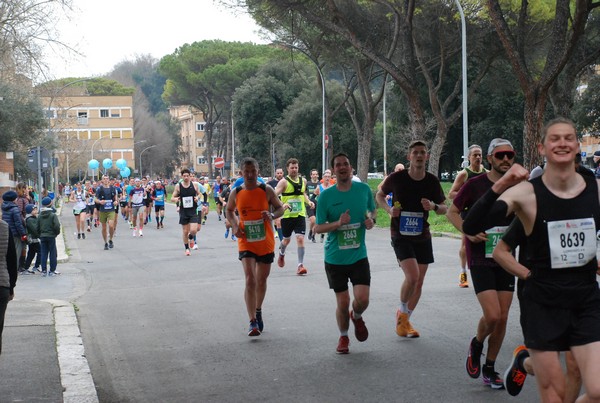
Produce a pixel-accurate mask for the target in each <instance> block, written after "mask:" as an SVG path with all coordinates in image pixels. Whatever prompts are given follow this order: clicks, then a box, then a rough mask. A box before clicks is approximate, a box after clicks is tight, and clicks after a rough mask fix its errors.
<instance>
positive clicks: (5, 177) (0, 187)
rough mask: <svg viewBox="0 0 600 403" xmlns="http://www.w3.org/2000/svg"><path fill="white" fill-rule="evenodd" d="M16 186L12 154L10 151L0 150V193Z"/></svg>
mask: <svg viewBox="0 0 600 403" xmlns="http://www.w3.org/2000/svg"><path fill="white" fill-rule="evenodd" d="M15 186H17V182H16V178H15V164H14V154H13V153H12V152H10V151H2V152H0V195H1V194H3V193H4V192H6V191H8V190H10V189H14V188H15Z"/></svg>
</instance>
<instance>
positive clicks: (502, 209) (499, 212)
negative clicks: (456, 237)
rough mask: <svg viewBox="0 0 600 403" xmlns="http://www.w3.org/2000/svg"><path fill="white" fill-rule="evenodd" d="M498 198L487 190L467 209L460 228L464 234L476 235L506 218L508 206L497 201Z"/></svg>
mask: <svg viewBox="0 0 600 403" xmlns="http://www.w3.org/2000/svg"><path fill="white" fill-rule="evenodd" d="M498 197H500V195H499V194H497V193H495V192H494V191H493V190H492V189H489V190H488V191H487V192H485V194H484V195H483V197H481V198H480V199H479V200H478V201H477V203H475V204H474V205H473V207H471V208H470V209H469V212H468V213H467V216H466V217H465V220H464V222H463V226H462V228H463V232H464V233H465V234H467V235H477V234H479V233H480V232H483V231H485V230H486V229H488V228H491V227H493V226H494V225H495V223H497V222H498V221H501V220H502V219H503V218H505V217H506V213H507V211H508V205H507V204H506V202H504V201H503V200H498Z"/></svg>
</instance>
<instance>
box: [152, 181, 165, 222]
mask: <svg viewBox="0 0 600 403" xmlns="http://www.w3.org/2000/svg"><path fill="white" fill-rule="evenodd" d="M155 185H156V186H155V187H154V191H153V192H152V200H154V213H155V214H156V229H159V228H164V227H165V226H164V224H163V221H164V219H165V198H166V197H167V190H166V189H165V188H164V187H163V185H162V182H161V181H156V182H155Z"/></svg>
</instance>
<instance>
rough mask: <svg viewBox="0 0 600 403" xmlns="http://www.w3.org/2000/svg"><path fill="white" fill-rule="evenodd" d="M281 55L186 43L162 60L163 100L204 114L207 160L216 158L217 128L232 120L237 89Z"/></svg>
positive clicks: (257, 48) (249, 47)
mask: <svg viewBox="0 0 600 403" xmlns="http://www.w3.org/2000/svg"><path fill="white" fill-rule="evenodd" d="M278 52H279V51H278V50H277V49H274V48H271V47H268V46H264V45H254V44H251V43H240V42H223V41H202V42H194V43H192V44H191V45H190V44H185V45H183V46H181V47H179V48H178V49H177V50H176V51H175V52H174V53H173V54H171V55H167V56H165V57H163V58H162V59H161V61H160V63H159V72H160V73H161V74H163V75H164V76H165V77H167V83H166V86H165V91H164V95H163V99H165V100H166V101H167V102H168V103H170V104H173V105H191V106H193V107H194V108H196V109H198V110H200V111H202V113H203V114H204V119H205V121H206V125H205V139H206V155H205V157H206V159H207V160H209V161H210V160H211V158H212V157H213V156H214V154H213V147H214V144H213V135H214V133H215V125H217V124H218V123H219V122H220V121H225V122H230V121H231V115H230V111H231V101H232V97H233V94H234V92H235V89H236V88H237V87H239V86H240V85H241V83H243V82H244V81H245V80H246V79H248V78H250V77H252V76H253V75H254V74H255V73H256V71H257V70H258V69H259V68H260V66H262V65H264V64H265V63H266V61H267V60H269V58H272V57H274V55H275V54H276V53H278ZM227 132H228V133H231V128H228V130H227ZM229 137H230V136H227V138H229ZM209 174H210V175H211V176H212V165H209Z"/></svg>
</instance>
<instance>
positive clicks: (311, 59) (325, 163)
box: [276, 42, 327, 172]
mask: <svg viewBox="0 0 600 403" xmlns="http://www.w3.org/2000/svg"><path fill="white" fill-rule="evenodd" d="M276 43H278V44H280V45H281V46H285V47H287V48H290V49H296V50H297V51H298V52H300V53H302V54H304V56H306V57H307V58H308V60H310V61H311V62H313V63H314V65H315V66H316V67H317V72H318V73H319V77H320V78H321V83H322V86H321V87H322V98H323V99H322V102H323V108H322V117H321V119H322V123H323V125H322V138H321V140H322V141H323V148H322V156H321V163H322V167H323V170H322V171H321V172H325V170H326V169H327V161H326V154H325V153H326V148H327V142H326V137H327V134H326V127H325V126H326V123H325V117H326V115H325V106H326V104H325V96H326V93H325V78H324V77H323V72H322V71H321V66H319V63H317V61H316V60H315V59H314V58H313V57H312V56H311V55H310V54H308V52H306V51H305V50H304V49H302V48H299V47H297V46H295V45H292V44H289V43H284V42H276Z"/></svg>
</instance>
